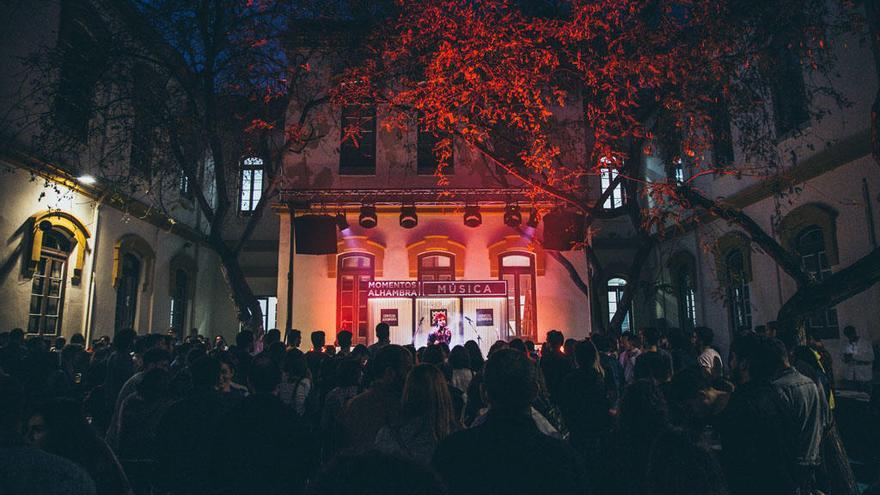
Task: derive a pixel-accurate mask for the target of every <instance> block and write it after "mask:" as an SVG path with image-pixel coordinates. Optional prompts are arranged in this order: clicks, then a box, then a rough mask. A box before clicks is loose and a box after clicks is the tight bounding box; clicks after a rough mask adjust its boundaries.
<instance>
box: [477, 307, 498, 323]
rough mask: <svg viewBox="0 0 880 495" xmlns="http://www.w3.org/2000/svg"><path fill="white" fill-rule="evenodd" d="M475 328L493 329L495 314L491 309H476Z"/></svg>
mask: <svg viewBox="0 0 880 495" xmlns="http://www.w3.org/2000/svg"><path fill="white" fill-rule="evenodd" d="M477 326H478V327H494V326H495V314H494V312H493V310H492V308H477Z"/></svg>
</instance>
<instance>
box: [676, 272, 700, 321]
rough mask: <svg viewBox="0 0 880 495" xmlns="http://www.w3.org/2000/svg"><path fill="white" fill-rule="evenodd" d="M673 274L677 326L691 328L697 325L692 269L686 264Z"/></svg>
mask: <svg viewBox="0 0 880 495" xmlns="http://www.w3.org/2000/svg"><path fill="white" fill-rule="evenodd" d="M674 276H675V291H676V299H678V321H679V326H680V327H681V328H683V329H692V328H694V327H695V326H696V325H697V309H696V290H695V289H694V280H693V279H694V276H693V270H692V269H691V267H690V266H687V265H683V266H679V267H678V271H677V272H676V273H675V274H674Z"/></svg>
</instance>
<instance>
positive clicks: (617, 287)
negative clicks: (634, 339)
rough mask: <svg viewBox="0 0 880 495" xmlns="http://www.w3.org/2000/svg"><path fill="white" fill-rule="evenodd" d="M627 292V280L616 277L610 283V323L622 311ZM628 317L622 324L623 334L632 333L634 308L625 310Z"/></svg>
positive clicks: (625, 317)
mask: <svg viewBox="0 0 880 495" xmlns="http://www.w3.org/2000/svg"><path fill="white" fill-rule="evenodd" d="M625 290H626V280H624V279H622V278H619V277H615V278H612V279H610V280H609V281H608V321H609V322H610V321H611V320H613V319H614V315H616V314H617V311H618V310H620V309H621V308H620V306H621V302H622V301H623V293H624V291H625ZM625 311H626V315H625V316H624V317H623V322H621V324H620V331H621V332H631V331H632V330H633V326H632V306H630V307H628V308H626V309H625Z"/></svg>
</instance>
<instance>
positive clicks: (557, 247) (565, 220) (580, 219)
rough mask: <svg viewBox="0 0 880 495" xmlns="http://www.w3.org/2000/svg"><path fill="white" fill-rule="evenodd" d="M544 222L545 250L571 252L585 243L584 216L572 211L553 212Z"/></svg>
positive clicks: (543, 219) (546, 216) (547, 215)
mask: <svg viewBox="0 0 880 495" xmlns="http://www.w3.org/2000/svg"><path fill="white" fill-rule="evenodd" d="M541 220H542V221H543V222H544V249H551V250H553V251H570V250H571V249H572V248H574V247H575V245H576V244H579V243H582V242H584V216H583V215H581V214H579V213H575V212H572V211H565V210H553V211H551V212H550V213H548V214H546V215H545V216H544V218H542V219H541Z"/></svg>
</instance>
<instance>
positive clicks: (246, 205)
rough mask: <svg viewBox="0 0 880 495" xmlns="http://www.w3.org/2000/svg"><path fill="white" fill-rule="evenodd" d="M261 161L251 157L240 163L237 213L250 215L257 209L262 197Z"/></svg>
mask: <svg viewBox="0 0 880 495" xmlns="http://www.w3.org/2000/svg"><path fill="white" fill-rule="evenodd" d="M263 172H264V167H263V159H262V158H259V157H256V156H251V157H248V158H245V159H244V160H243V161H242V162H241V189H240V191H241V193H240V194H241V196H240V198H239V211H241V212H242V213H250V212H252V211H254V210H256V209H257V205H258V204H259V203H260V198H262V197H263Z"/></svg>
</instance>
